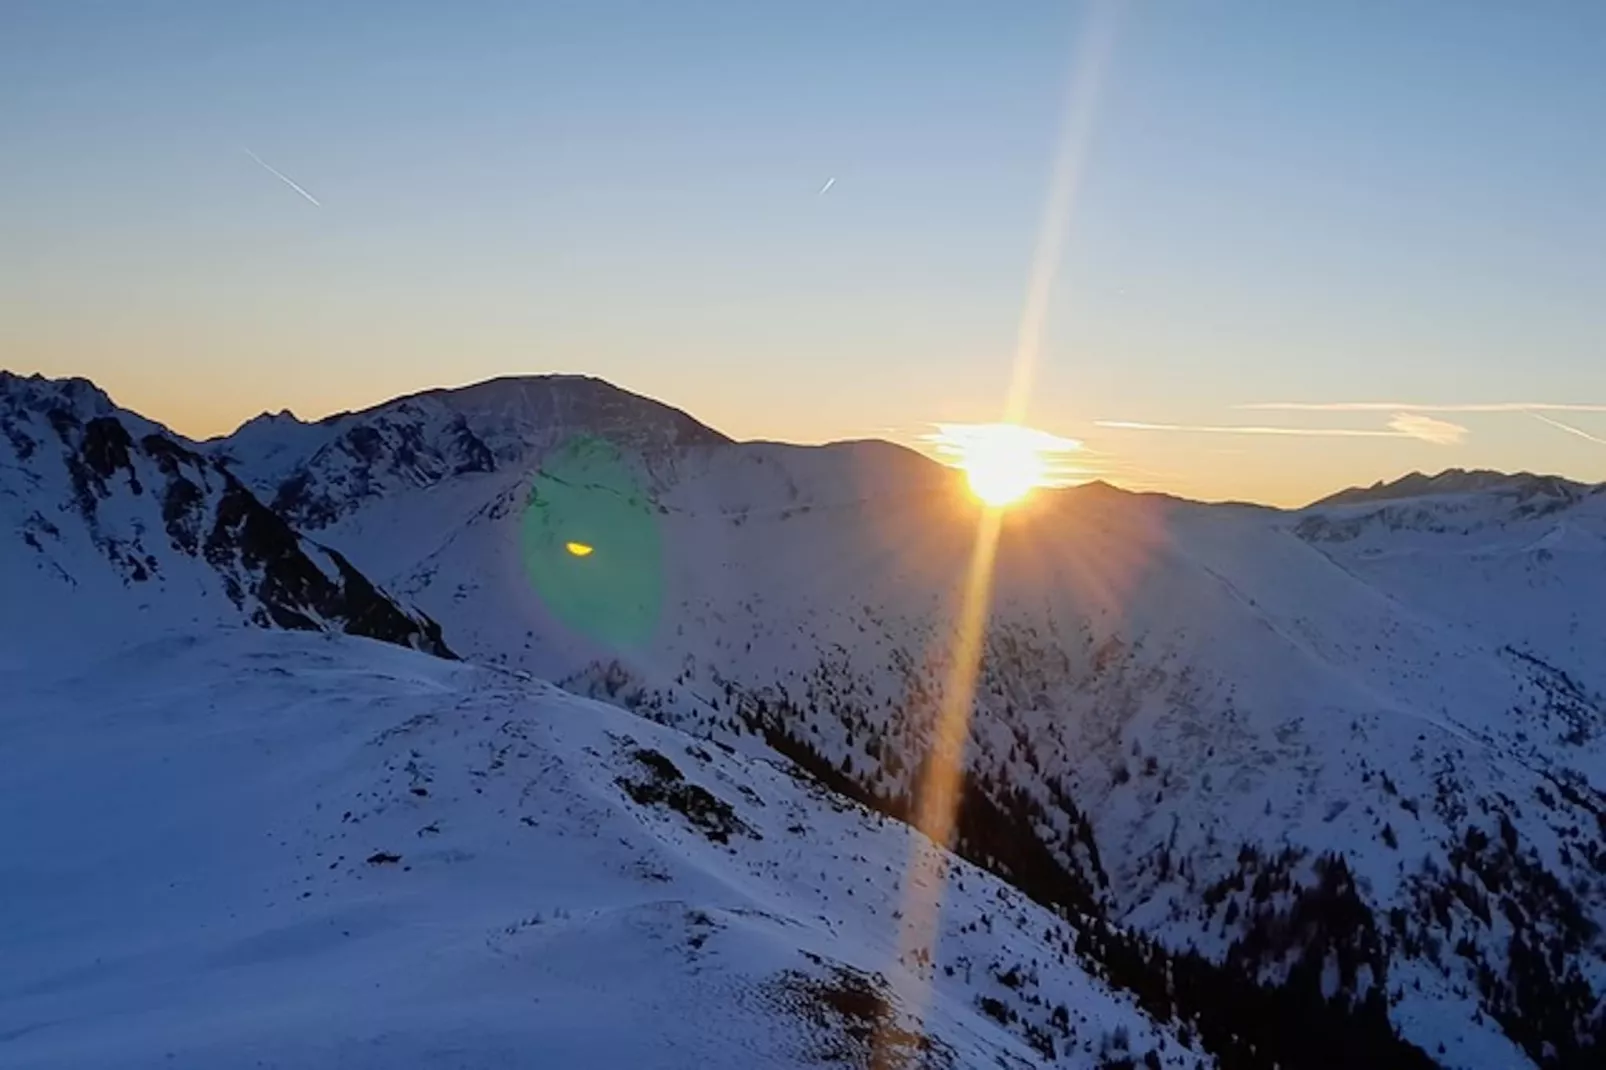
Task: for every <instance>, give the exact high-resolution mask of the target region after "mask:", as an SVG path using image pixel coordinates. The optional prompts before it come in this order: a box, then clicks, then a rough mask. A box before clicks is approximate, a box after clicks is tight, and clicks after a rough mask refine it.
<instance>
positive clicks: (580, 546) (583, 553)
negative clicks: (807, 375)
mask: <svg viewBox="0 0 1606 1070" xmlns="http://www.w3.org/2000/svg"><path fill="white" fill-rule="evenodd" d="M563 548H564V549H565V550H567V551H569V553H571V554H573V555H574V556H575V557H590V556H591V555H592V554H594V553H596V552H597V548H596V547H595V546H592V545H591V544H590V543H584V542H566V543H564V544H563Z"/></svg>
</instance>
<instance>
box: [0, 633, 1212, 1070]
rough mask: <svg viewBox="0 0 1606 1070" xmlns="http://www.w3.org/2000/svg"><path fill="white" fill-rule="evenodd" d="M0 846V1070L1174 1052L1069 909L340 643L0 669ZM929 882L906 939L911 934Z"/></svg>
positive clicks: (801, 790)
mask: <svg viewBox="0 0 1606 1070" xmlns="http://www.w3.org/2000/svg"><path fill="white" fill-rule="evenodd" d="M0 842H4V843H5V844H6V851H5V855H4V858H3V860H0V917H4V918H5V919H7V923H6V924H4V925H0V1063H4V1065H6V1066H7V1067H15V1068H18V1070H22V1068H43V1067H73V1068H88V1067H119V1068H123V1067H147V1066H148V1067H157V1066H161V1067H170V1066H197V1067H199V1066H205V1067H208V1068H226V1067H294V1068H297V1070H311V1068H317V1067H343V1068H345V1067H374V1068H379V1067H383V1068H386V1070H398V1068H406V1067H420V1068H422V1067H428V1068H431V1070H436V1068H443V1067H474V1068H489V1067H498V1066H507V1067H513V1066H532V1065H536V1066H552V1067H563V1066H637V1067H689V1066H699V1067H707V1068H720V1067H730V1068H732V1070H737V1068H747V1067H752V1066H776V1067H786V1066H810V1065H821V1064H832V1065H860V1066H866V1065H870V1056H869V1054H868V1051H869V1048H870V1046H871V1045H872V1041H873V1043H874V1044H875V1045H876V1046H877V1048H878V1050H880V1051H881V1053H882V1057H883V1058H884V1060H885V1061H884V1062H882V1063H878V1064H877V1065H887V1066H905V1065H907V1066H945V1067H968V1066H1007V1067H1021V1068H1025V1067H1035V1066H1063V1067H1073V1066H1078V1067H1079V1066H1112V1065H1130V1064H1122V1063H1121V1062H1120V1060H1121V1059H1123V1058H1130V1059H1138V1060H1141V1059H1144V1058H1145V1057H1146V1056H1148V1055H1149V1053H1151V1052H1152V1053H1153V1061H1152V1062H1149V1063H1145V1064H1144V1065H1164V1066H1196V1065H1209V1060H1208V1059H1204V1058H1203V1057H1202V1056H1200V1055H1199V1054H1197V1053H1195V1052H1193V1051H1191V1050H1189V1049H1188V1048H1187V1047H1186V1046H1185V1045H1184V1044H1183V1042H1182V1040H1181V1039H1180V1038H1179V1036H1178V1034H1177V1032H1176V1031H1175V1030H1172V1029H1165V1028H1158V1027H1156V1026H1155V1025H1154V1024H1153V1023H1152V1022H1151V1021H1150V1020H1149V1019H1148V1017H1147V1016H1146V1015H1145V1014H1144V1013H1143V1012H1142V1011H1141V1010H1139V1009H1138V1008H1137V1007H1136V1006H1135V1005H1134V1003H1133V1001H1132V1000H1131V999H1130V998H1129V997H1125V996H1122V995H1120V994H1118V993H1115V992H1113V991H1112V990H1111V989H1110V988H1109V986H1107V985H1106V984H1104V983H1103V982H1100V981H1097V980H1095V979H1093V978H1092V977H1090V976H1089V975H1088V974H1087V973H1086V972H1085V971H1084V970H1083V969H1082V967H1081V966H1080V965H1078V963H1077V956H1076V955H1075V954H1074V952H1072V950H1071V945H1072V944H1073V943H1074V942H1075V940H1076V933H1077V930H1076V929H1075V928H1074V927H1073V926H1072V925H1071V924H1070V923H1068V922H1066V921H1064V920H1062V919H1060V918H1059V917H1056V916H1055V915H1053V914H1051V913H1049V912H1047V911H1045V910H1043V909H1042V908H1041V907H1039V906H1037V905H1036V904H1034V903H1032V902H1031V901H1030V900H1028V899H1027V898H1026V897H1025V896H1023V895H1021V894H1020V893H1019V892H1017V891H1015V890H1013V889H1011V888H1009V887H1007V886H1006V885H1005V884H1003V883H1002V882H1001V881H999V880H997V879H996V878H994V877H991V876H990V875H988V874H986V873H984V872H982V871H980V870H978V869H976V868H974V867H972V866H970V865H968V864H965V863H962V862H959V861H958V860H956V859H953V858H952V857H951V856H946V855H943V854H940V853H939V852H937V851H936V850H935V849H934V848H932V847H931V846H930V845H929V843H928V842H927V841H925V840H924V839H923V838H921V837H919V836H918V835H917V834H912V833H911V832H910V831H909V830H908V829H907V827H905V826H903V825H901V824H898V823H896V822H893V821H889V820H887V819H885V818H883V817H881V816H880V815H876V814H872V813H870V812H869V811H866V810H864V809H863V808H861V807H858V806H855V805H852V804H849V803H847V802H845V801H843V800H841V799H839V798H837V797H835V796H832V795H830V794H829V793H828V792H825V791H824V790H823V789H821V788H819V787H818V786H817V785H814V784H813V783H812V782H811V781H809V780H808V778H806V777H801V776H798V775H796V774H793V773H789V772H787V771H786V770H784V769H782V768H780V767H777V766H775V765H772V764H770V763H767V762H762V761H755V760H750V759H743V758H740V757H738V756H735V755H733V754H732V753H730V752H728V751H726V750H723V749H721V748H720V747H718V746H715V745H712V744H707V743H702V742H698V741H696V740H694V739H692V738H690V737H687V736H684V735H682V734H680V733H678V732H676V731H674V730H672V729H668V728H665V727H662V726H658V725H653V724H650V723H648V722H646V721H643V720H640V719H638V718H636V717H633V716H631V715H629V714H627V713H624V712H623V711H620V710H618V709H616V708H613V707H610V706H606V705H602V704H598V703H594V702H590V701H586V700H581V699H577V698H575V697H573V696H571V695H568V694H566V693H564V692H561V691H559V690H557V689H556V688H553V687H551V686H548V685H544V684H540V683H533V682H526V681H523V680H521V679H519V678H517V677H515V676H514V675H511V674H508V673H505V672H500V671H495V670H488V669H483V668H476V667H472V666H468V665H464V664H460V663H454V662H448V661H442V660H438V659H434V658H429V657H425V656H423V655H420V654H416V653H413V652H411V651H407V650H403V649H400V648H397V647H394V646H386V645H382V644H377V643H372V642H369V641H365V640H359V639H352V638H348V637H343V636H341V637H336V636H309V635H304V634H295V633H284V632H268V631H253V630H220V631H214V632H212V633H210V634H208V635H207V636H205V637H169V638H167V639H164V640H160V641H158V642H155V643H153V644H150V645H146V646H142V647H139V648H137V649H133V650H130V651H127V652H125V653H123V654H121V655H118V656H116V657H114V658H113V659H112V660H110V661H107V662H105V663H103V664H99V665H95V666H93V667H91V668H89V669H86V670H84V671H81V672H74V673H69V674H65V675H61V674H58V675H55V676H49V677H43V676H37V675H36V676H34V677H32V678H30V682H29V684H28V685H27V686H25V687H22V688H20V689H17V690H13V691H12V692H11V695H10V697H9V699H8V703H7V708H6V710H5V712H4V716H0ZM916 860H923V862H917V861H916ZM937 894H940V895H941V896H942V911H941V917H940V921H939V922H938V923H937V924H938V927H939V931H938V932H937V933H935V934H927V935H935V937H936V940H935V945H934V947H933V945H932V944H931V942H930V941H929V940H927V939H924V938H916V937H918V936H919V934H920V932H921V931H920V930H919V928H918V927H917V926H915V927H911V926H913V922H912V920H911V919H913V918H915V917H918V916H922V910H921V907H922V906H923V905H925V904H928V903H929V902H930V897H931V896H933V895H937ZM911 933H914V934H916V937H911V935H910V934H911ZM928 948H931V949H932V954H929V955H928V954H927V953H926V951H927V949H928Z"/></svg>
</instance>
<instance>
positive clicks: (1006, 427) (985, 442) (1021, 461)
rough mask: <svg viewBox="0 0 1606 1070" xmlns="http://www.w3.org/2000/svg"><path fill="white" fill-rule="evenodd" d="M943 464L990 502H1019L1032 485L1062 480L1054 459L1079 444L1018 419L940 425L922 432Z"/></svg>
mask: <svg viewBox="0 0 1606 1070" xmlns="http://www.w3.org/2000/svg"><path fill="white" fill-rule="evenodd" d="M927 441H928V442H930V443H931V444H932V445H933V448H934V452H935V453H936V455H937V457H938V459H939V460H941V461H943V463H945V464H948V465H951V466H953V467H955V468H958V469H960V470H961V471H963V472H964V473H965V478H966V480H967V481H968V482H969V484H970V490H971V493H973V494H975V495H976V497H977V498H980V499H981V500H982V501H983V502H985V503H986V504H988V505H990V506H993V507H995V508H996V507H1001V506H1005V505H1010V504H1012V503H1014V502H1017V501H1020V500H1021V499H1022V498H1024V497H1025V496H1026V495H1027V494H1028V493H1030V492H1031V491H1032V489H1033V488H1034V487H1047V486H1058V485H1061V484H1063V483H1065V482H1067V481H1068V480H1067V478H1066V477H1067V475H1068V474H1069V473H1067V472H1066V471H1064V470H1063V468H1064V466H1063V464H1062V463H1061V464H1056V463H1055V462H1056V461H1057V460H1058V459H1059V458H1062V457H1063V456H1064V455H1065V454H1069V453H1073V452H1075V451H1076V450H1078V449H1080V448H1081V443H1079V442H1077V441H1075V440H1074V439H1068V438H1060V437H1059V436H1058V435H1051V434H1049V433H1048V432H1046V431H1038V430H1036V429H1035V428H1030V427H1022V426H1020V425H1019V424H940V425H938V429H937V433H936V434H934V435H930V436H928V437H927Z"/></svg>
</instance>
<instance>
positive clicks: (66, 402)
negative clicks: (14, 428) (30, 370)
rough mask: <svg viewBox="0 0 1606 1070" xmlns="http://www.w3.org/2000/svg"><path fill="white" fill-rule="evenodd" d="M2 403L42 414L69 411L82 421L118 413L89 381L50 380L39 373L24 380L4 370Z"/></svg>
mask: <svg viewBox="0 0 1606 1070" xmlns="http://www.w3.org/2000/svg"><path fill="white" fill-rule="evenodd" d="M0 399H4V400H6V401H8V402H9V403H10V405H11V406H12V407H22V408H29V409H37V410H39V411H41V412H42V411H47V410H49V409H66V410H67V411H69V412H71V413H72V414H73V415H74V416H76V417H78V418H79V419H88V418H92V417H95V416H106V415H109V414H110V413H112V412H115V411H116V409H117V406H116V404H115V403H113V401H112V399H111V398H110V397H109V396H108V395H107V393H106V392H105V391H104V390H102V389H101V388H100V387H98V386H96V385H95V384H94V383H92V382H90V381H89V380H88V379H84V378H80V377H78V376H72V377H70V378H66V379H51V378H48V377H47V376H44V375H40V374H39V373H37V372H35V373H34V374H33V375H27V376H23V375H17V374H15V373H14V372H8V371H5V370H4V369H0Z"/></svg>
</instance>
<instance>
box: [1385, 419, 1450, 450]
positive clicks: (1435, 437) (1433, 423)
mask: <svg viewBox="0 0 1606 1070" xmlns="http://www.w3.org/2000/svg"><path fill="white" fill-rule="evenodd" d="M1389 427H1390V428H1392V429H1393V430H1395V431H1398V432H1399V433H1400V434H1402V435H1410V436H1411V437H1412V438H1419V439H1421V440H1422V441H1423V442H1431V443H1433V444H1434V445H1435V446H1458V445H1460V444H1461V440H1462V439H1464V438H1466V437H1467V429H1466V428H1464V427H1462V426H1461V425H1460V424H1453V423H1451V422H1450V421H1448V420H1435V419H1434V418H1433V417H1431V416H1423V415H1421V414H1420V413H1415V412H1397V413H1395V414H1394V418H1393V419H1391V420H1390V421H1389Z"/></svg>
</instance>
